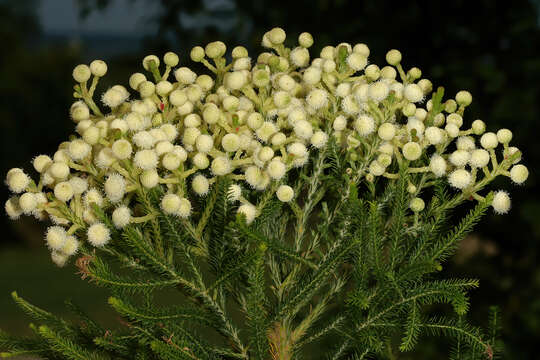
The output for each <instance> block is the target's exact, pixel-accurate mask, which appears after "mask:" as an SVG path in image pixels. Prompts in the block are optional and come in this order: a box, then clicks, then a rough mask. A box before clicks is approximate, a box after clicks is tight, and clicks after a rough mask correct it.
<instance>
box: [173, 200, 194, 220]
mask: <svg viewBox="0 0 540 360" xmlns="http://www.w3.org/2000/svg"><path fill="white" fill-rule="evenodd" d="M176 215H178V216H179V217H181V218H187V217H188V216H189V215H191V202H190V201H189V200H188V199H186V198H181V199H180V203H179V205H178V211H177V212H176Z"/></svg>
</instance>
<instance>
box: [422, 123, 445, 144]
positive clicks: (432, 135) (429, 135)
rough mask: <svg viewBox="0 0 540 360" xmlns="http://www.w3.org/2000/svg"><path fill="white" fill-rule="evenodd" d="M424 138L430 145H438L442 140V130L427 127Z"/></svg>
mask: <svg viewBox="0 0 540 360" xmlns="http://www.w3.org/2000/svg"><path fill="white" fill-rule="evenodd" d="M424 136H425V137H426V140H427V141H428V142H429V143H430V144H431V145H438V144H440V143H441V142H442V141H443V140H444V134H443V132H442V130H441V129H439V128H438V127H435V126H430V127H428V128H427V129H426V130H425V132H424Z"/></svg>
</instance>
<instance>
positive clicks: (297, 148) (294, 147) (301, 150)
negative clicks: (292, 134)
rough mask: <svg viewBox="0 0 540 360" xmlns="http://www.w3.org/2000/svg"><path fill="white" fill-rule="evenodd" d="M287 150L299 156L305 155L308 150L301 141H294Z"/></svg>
mask: <svg viewBox="0 0 540 360" xmlns="http://www.w3.org/2000/svg"><path fill="white" fill-rule="evenodd" d="M287 151H288V152H289V153H290V154H292V155H294V156H297V157H305V156H306V155H307V154H308V152H307V149H306V146H305V145H304V144H302V143H299V142H294V143H292V144H290V145H289V146H288V147H287Z"/></svg>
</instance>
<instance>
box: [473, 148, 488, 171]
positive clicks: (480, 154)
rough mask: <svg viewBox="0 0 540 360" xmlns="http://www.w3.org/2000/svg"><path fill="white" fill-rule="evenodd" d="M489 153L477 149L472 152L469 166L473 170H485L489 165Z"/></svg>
mask: <svg viewBox="0 0 540 360" xmlns="http://www.w3.org/2000/svg"><path fill="white" fill-rule="evenodd" d="M489 159H490V157H489V153H488V152H487V151H486V150H484V149H476V150H473V151H472V152H471V158H470V160H469V164H470V165H471V166H472V167H473V168H483V167H484V166H486V165H487V164H488V163H489Z"/></svg>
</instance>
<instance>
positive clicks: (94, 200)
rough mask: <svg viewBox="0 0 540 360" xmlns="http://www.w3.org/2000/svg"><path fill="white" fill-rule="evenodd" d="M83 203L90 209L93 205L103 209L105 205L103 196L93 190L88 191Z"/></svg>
mask: <svg viewBox="0 0 540 360" xmlns="http://www.w3.org/2000/svg"><path fill="white" fill-rule="evenodd" d="M83 202H84V204H85V205H86V206H88V207H90V206H91V205H92V204H96V205H97V206H100V207H101V206H102V205H103V196H102V195H101V193H100V192H99V190H97V189H94V188H91V189H88V191H87V192H86V193H85V194H84V196H83Z"/></svg>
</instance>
